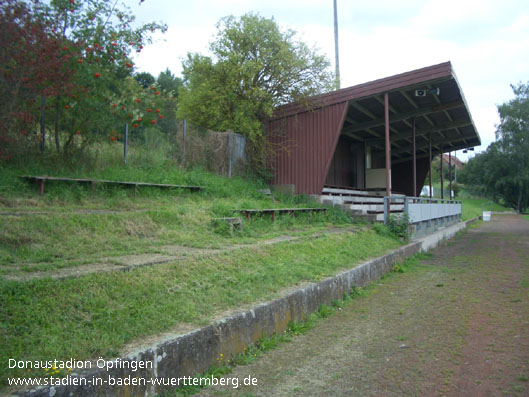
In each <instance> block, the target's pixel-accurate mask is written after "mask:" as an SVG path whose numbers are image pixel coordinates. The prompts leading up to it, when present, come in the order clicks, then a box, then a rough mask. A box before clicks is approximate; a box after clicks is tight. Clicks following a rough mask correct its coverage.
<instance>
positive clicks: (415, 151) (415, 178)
mask: <svg viewBox="0 0 529 397" xmlns="http://www.w3.org/2000/svg"><path fill="white" fill-rule="evenodd" d="M412 135H413V197H417V150H416V146H415V138H416V137H415V119H413V133H412Z"/></svg>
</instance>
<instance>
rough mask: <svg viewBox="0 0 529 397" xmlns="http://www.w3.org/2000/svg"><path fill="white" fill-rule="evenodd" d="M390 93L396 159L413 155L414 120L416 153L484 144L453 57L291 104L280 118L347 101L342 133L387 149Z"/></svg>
mask: <svg viewBox="0 0 529 397" xmlns="http://www.w3.org/2000/svg"><path fill="white" fill-rule="evenodd" d="M385 93H388V95H389V123H390V140H391V157H392V160H391V162H392V163H393V164H395V163H400V162H405V161H408V160H410V159H411V158H412V134H413V132H412V131H413V123H415V132H416V153H417V158H421V157H427V156H428V153H429V144H430V140H431V144H432V151H433V153H434V154H436V153H444V152H449V151H454V150H459V149H465V148H469V147H474V146H479V145H480V144H481V139H480V137H479V134H478V132H477V129H476V127H475V125H474V122H473V120H472V116H471V114H470V111H469V109H468V105H467V103H466V100H465V97H464V95H463V91H462V90H461V87H460V85H459V83H458V81H457V78H456V76H455V73H454V71H453V68H452V65H451V63H450V62H445V63H441V64H439V65H434V66H429V67H426V68H422V69H417V70H414V71H411V72H406V73H402V74H398V75H395V76H391V77H387V78H384V79H379V80H375V81H371V82H368V83H364V84H360V85H356V86H353V87H348V88H344V89H341V90H337V91H333V92H330V93H326V94H322V95H318V96H315V97H312V98H310V99H309V100H308V101H307V102H308V104H306V105H303V106H302V105H300V104H288V105H285V106H282V107H280V108H279V109H278V112H277V114H276V117H275V119H280V118H284V117H288V116H293V115H296V114H299V113H303V112H307V111H314V110H317V109H320V108H322V107H325V106H329V105H333V104H337V103H343V102H348V110H347V114H346V117H345V121H344V124H343V129H342V134H343V135H346V136H349V137H351V138H353V139H354V140H357V141H359V142H366V143H367V144H368V145H370V146H371V147H373V148H375V149H376V148H379V149H380V150H384V128H385V121H384V94H385Z"/></svg>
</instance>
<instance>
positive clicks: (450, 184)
mask: <svg viewBox="0 0 529 397" xmlns="http://www.w3.org/2000/svg"><path fill="white" fill-rule="evenodd" d="M448 187H449V189H450V190H449V194H448V196H449V197H450V200H452V152H448Z"/></svg>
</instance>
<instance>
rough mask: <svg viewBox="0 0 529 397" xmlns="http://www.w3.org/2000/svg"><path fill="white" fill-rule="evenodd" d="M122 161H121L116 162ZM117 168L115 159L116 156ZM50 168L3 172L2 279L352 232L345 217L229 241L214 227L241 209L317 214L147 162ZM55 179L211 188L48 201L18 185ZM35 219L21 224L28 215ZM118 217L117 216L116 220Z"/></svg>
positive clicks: (249, 228)
mask: <svg viewBox="0 0 529 397" xmlns="http://www.w3.org/2000/svg"><path fill="white" fill-rule="evenodd" d="M114 155H115V153H114ZM109 156H110V158H111V159H112V156H111V155H109ZM47 160H49V159H47V158H44V159H43V160H42V161H40V162H39V163H31V164H28V165H16V166H14V165H2V166H0V212H1V213H2V214H3V215H2V216H0V274H7V273H16V272H19V271H26V272H32V271H45V270H53V269H58V268H64V267H72V266H81V265H83V264H85V263H90V262H94V261H96V262H97V261H99V260H102V259H104V258H109V257H115V256H119V255H125V254H127V255H130V254H150V253H160V252H161V249H162V247H164V246H167V245H181V246H185V247H201V248H219V247H221V246H223V245H226V244H248V243H252V242H255V241H258V240H262V239H266V238H271V237H274V236H277V235H280V234H285V233H290V234H304V233H305V234H306V233H311V232H315V231H317V230H320V229H322V228H327V227H329V226H330V225H334V226H347V225H350V224H351V222H352V221H351V219H350V218H349V217H348V216H347V215H346V214H345V213H344V212H342V211H340V210H337V209H329V210H328V212H327V214H315V215H313V216H311V215H303V214H302V215H299V216H296V217H295V218H292V217H290V216H279V217H277V219H276V222H272V220H271V218H270V217H269V216H264V217H253V218H252V220H251V221H250V222H247V221H245V222H244V227H243V230H242V231H238V230H236V231H235V233H234V234H230V233H229V230H228V228H227V227H222V225H220V227H219V224H216V225H215V224H214V223H213V222H212V220H213V219H214V218H217V217H227V216H238V214H237V212H234V211H236V210H237V209H249V208H257V209H261V208H285V207H308V206H311V207H320V205H318V204H317V203H315V202H313V201H311V200H310V199H309V198H308V197H304V196H288V195H281V194H274V195H271V196H265V195H264V194H263V193H261V192H259V190H260V189H263V188H265V187H266V186H265V184H264V183H263V182H260V181H258V180H254V179H244V178H240V177H235V178H231V179H229V178H226V177H221V176H218V175H213V174H211V173H208V172H205V171H204V170H200V169H193V170H184V169H181V168H180V167H178V166H177V165H176V164H174V163H172V162H170V161H165V162H162V161H151V162H148V161H146V162H145V163H142V164H136V165H134V164H129V165H128V166H123V165H122V164H120V163H119V161H118V160H115V161H109V162H108V164H106V165H107V166H106V167H104V166H101V165H98V166H93V167H92V168H89V167H88V166H86V165H80V166H79V167H72V166H70V165H68V166H65V165H61V164H59V165H57V164H55V163H51V162H50V161H47ZM43 174H48V175H54V176H66V177H75V178H88V177H89V178H99V179H110V180H123V181H143V182H153V183H170V184H179V185H181V184H184V185H199V186H204V187H205V190H204V191H203V192H200V193H191V192H185V191H168V190H160V189H158V188H141V189H139V192H138V195H137V197H134V195H133V193H132V191H131V190H130V189H128V188H126V187H125V188H124V187H119V186H108V185H100V186H97V187H96V190H95V192H94V193H93V194H92V192H91V189H90V188H89V187H87V186H83V185H78V184H75V183H74V184H71V183H64V182H47V183H46V188H45V195H44V196H42V197H41V196H39V192H38V188H37V186H31V185H30V184H28V182H27V181H24V180H21V179H20V178H18V176H19V175H43ZM28 212H29V213H33V215H27V214H26V215H25V216H20V215H21V213H28ZM113 212H115V213H113Z"/></svg>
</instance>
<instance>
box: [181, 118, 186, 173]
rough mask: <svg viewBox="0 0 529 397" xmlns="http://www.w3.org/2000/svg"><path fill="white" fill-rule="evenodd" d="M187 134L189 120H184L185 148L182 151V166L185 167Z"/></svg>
mask: <svg viewBox="0 0 529 397" xmlns="http://www.w3.org/2000/svg"><path fill="white" fill-rule="evenodd" d="M186 132H187V120H186V119H184V131H183V134H184V147H183V151H182V166H183V167H185V164H186Z"/></svg>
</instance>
